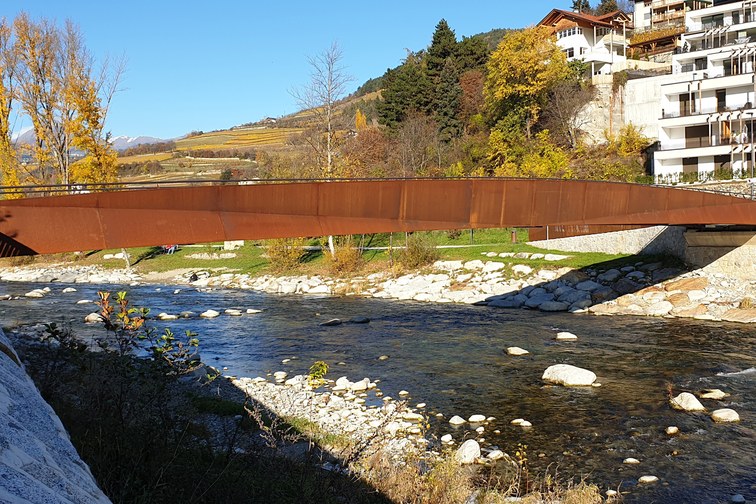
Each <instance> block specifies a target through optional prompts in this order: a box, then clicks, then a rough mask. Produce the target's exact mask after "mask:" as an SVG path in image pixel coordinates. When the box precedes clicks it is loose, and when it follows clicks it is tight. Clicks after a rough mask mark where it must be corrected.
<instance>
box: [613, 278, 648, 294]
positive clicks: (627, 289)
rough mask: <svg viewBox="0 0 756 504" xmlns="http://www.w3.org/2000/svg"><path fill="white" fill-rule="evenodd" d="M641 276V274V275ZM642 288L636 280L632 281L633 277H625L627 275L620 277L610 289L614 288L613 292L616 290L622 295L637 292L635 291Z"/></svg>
mask: <svg viewBox="0 0 756 504" xmlns="http://www.w3.org/2000/svg"><path fill="white" fill-rule="evenodd" d="M641 276H643V275H641ZM642 288H643V287H642V286H641V285H640V284H639V283H637V282H635V281H633V279H631V278H627V277H625V278H620V279H619V280H617V282H616V283H615V284H614V285H613V286H612V289H613V290H614V292H616V293H617V294H619V295H620V296H624V295H625V294H630V293H632V292H637V291H639V290H640V289H642Z"/></svg>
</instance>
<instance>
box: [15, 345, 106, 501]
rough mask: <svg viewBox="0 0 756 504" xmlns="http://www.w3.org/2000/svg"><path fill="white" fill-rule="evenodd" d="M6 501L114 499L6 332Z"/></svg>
mask: <svg viewBox="0 0 756 504" xmlns="http://www.w3.org/2000/svg"><path fill="white" fill-rule="evenodd" d="M0 384H2V385H0V446H2V449H0V450H1V451H2V456H0V474H2V476H0V502H18V503H29V502H49V503H72V502H86V503H92V504H106V503H110V500H109V499H108V498H107V497H106V496H105V494H103V493H102V491H101V490H100V489H99V488H98V487H97V483H96V482H95V480H94V478H93V477H92V473H91V472H90V471H89V467H87V465H86V464H85V463H84V462H83V461H82V460H81V458H80V457H79V454H78V453H77V452H76V449H75V448H74V447H73V445H72V444H71V441H70V440H69V436H68V433H67V432H66V431H65V429H64V428H63V424H62V423H61V422H60V419H58V417H57V416H56V415H55V412H54V411H53V409H52V408H51V407H50V406H49V405H48V404H47V403H45V401H44V399H42V396H41V395H40V394H39V391H38V390H37V387H35V385H34V382H33V381H32V380H31V378H29V376H28V375H27V374H26V372H25V371H24V368H23V367H22V366H21V364H20V359H19V358H18V354H16V351H15V350H14V349H13V347H12V346H11V344H10V341H8V339H7V338H6V336H5V334H4V333H3V332H2V330H0Z"/></svg>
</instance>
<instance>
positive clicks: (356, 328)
mask: <svg viewBox="0 0 756 504" xmlns="http://www.w3.org/2000/svg"><path fill="white" fill-rule="evenodd" d="M38 287H44V285H39V284H22V283H4V284H0V295H2V294H11V295H14V296H22V295H23V294H24V293H25V292H28V291H30V290H31V289H33V288H38ZM50 287H51V288H52V292H51V293H50V294H49V295H47V296H46V297H45V298H43V299H26V298H20V299H11V300H8V301H3V302H0V321H2V324H3V325H4V326H6V327H9V326H13V325H17V324H20V323H36V322H44V321H59V322H61V321H70V323H71V325H72V328H73V329H74V330H75V331H76V332H77V333H79V334H86V333H87V332H88V331H94V328H92V327H88V328H86V327H85V326H84V324H83V323H82V320H83V318H84V316H85V315H86V314H88V313H90V312H92V311H96V306H95V305H92V304H88V305H80V304H75V303H76V301H77V300H80V299H90V300H94V299H96V298H97V295H96V292H97V291H98V290H99V289H102V288H104V287H101V286H96V285H75V287H76V288H77V289H78V292H76V293H69V294H63V293H62V292H61V291H62V289H63V288H64V287H68V285H65V284H51V285H50ZM105 288H107V289H109V290H112V291H115V290H119V288H118V287H115V286H108V287H105ZM121 289H126V290H128V291H129V292H130V298H131V300H132V303H133V304H135V305H137V306H147V307H150V308H151V309H152V314H157V313H160V312H163V311H164V312H168V313H173V314H178V313H179V312H181V311H184V310H191V311H193V312H195V313H200V312H202V311H204V310H206V309H215V310H218V311H220V312H223V310H224V309H226V308H242V309H245V308H256V309H261V310H263V311H262V312H261V313H258V314H254V315H247V314H245V315H243V316H242V317H230V316H224V315H221V316H220V317H219V318H216V319H212V320H205V319H199V318H192V319H179V320H176V321H170V322H160V321H157V320H155V321H152V322H151V324H152V325H153V326H154V327H156V328H158V330H162V327H164V326H170V327H171V328H172V329H173V330H174V332H176V331H183V330H184V329H192V330H193V331H196V332H197V333H198V334H199V338H200V348H201V353H202V359H203V361H205V362H207V363H209V364H211V365H214V366H215V367H219V368H223V367H225V368H227V370H226V371H225V373H226V374H233V375H236V376H250V377H254V376H258V375H261V376H265V375H266V373H270V372H274V371H278V370H284V371H287V372H288V373H289V375H294V374H301V373H306V371H307V368H308V367H309V366H310V365H311V364H312V362H314V361H315V360H324V361H326V362H327V363H329V364H330V365H331V371H330V372H329V377H330V378H333V379H335V378H338V377H339V376H344V375H346V376H348V377H349V378H350V379H351V380H358V379H361V378H363V377H365V376H367V377H370V378H371V379H373V380H375V379H379V380H380V384H379V386H380V389H381V390H382V391H383V392H384V393H385V394H386V395H390V396H392V397H394V398H397V397H398V395H397V394H398V392H399V391H400V390H407V391H409V392H410V393H411V395H410V396H409V398H408V402H409V403H410V405H412V406H414V405H415V404H417V403H420V402H423V403H426V404H427V406H426V410H427V411H429V412H433V413H434V414H435V413H436V412H442V413H443V414H444V419H435V417H433V416H432V417H433V418H434V420H433V421H432V423H433V427H432V429H431V432H430V433H429V435H431V436H433V435H435V436H438V437H440V436H441V435H442V434H446V433H449V432H450V433H452V434H453V436H454V438H455V441H456V442H457V443H459V442H460V441H461V440H462V439H464V438H465V437H468V438H471V437H481V436H476V435H475V432H474V431H472V430H471V429H470V428H469V427H464V426H463V427H461V428H458V429H454V428H452V427H451V426H450V425H449V424H448V423H447V421H448V419H449V418H450V417H451V416H452V415H460V416H462V417H464V418H467V417H469V416H470V415H472V414H478V413H479V414H483V415H486V416H493V417H496V419H497V420H496V421H495V422H493V423H492V424H491V425H489V426H486V432H484V433H483V434H482V437H484V438H485V440H486V442H485V443H484V444H492V445H498V446H499V447H500V448H501V449H502V450H504V451H506V452H509V453H513V452H514V451H515V450H516V449H517V445H518V443H522V444H524V445H527V454H528V460H529V462H528V463H529V466H530V470H531V471H532V472H543V471H544V470H546V468H547V467H550V469H551V470H554V469H556V470H557V471H558V473H559V474H561V475H563V476H565V475H569V476H577V477H580V476H581V475H584V476H586V477H587V479H588V480H589V481H591V482H594V483H597V484H599V486H601V487H602V488H603V489H604V490H606V489H610V488H614V489H617V488H618V487H619V488H621V489H622V490H623V491H629V494H628V495H627V496H626V497H625V502H704V503H705V502H727V501H729V500H730V497H731V496H732V495H734V494H742V495H743V496H745V498H746V499H747V502H754V501H756V429H755V428H754V421H755V420H756V330H754V328H753V327H751V326H748V325H738V324H728V323H712V322H700V321H688V320H679V319H677V320H676V319H660V318H631V317H596V316H592V315H569V314H547V313H542V312H534V311H526V310H501V309H491V308H483V307H472V306H457V305H448V304H444V305H433V304H427V303H404V302H396V301H380V300H372V299H362V298H315V297H301V296H297V297H282V296H271V295H264V294H259V293H254V292H249V291H231V290H214V291H209V292H199V291H197V290H194V289H188V288H183V289H182V290H181V291H180V292H178V293H174V290H175V289H176V287H172V286H162V287H161V286H154V285H153V286H137V287H122V288H121ZM358 316H363V317H369V318H370V323H369V324H365V325H358V324H343V325H340V326H335V327H321V326H319V323H321V322H323V321H325V320H328V319H330V318H334V317H337V318H340V319H342V320H346V319H349V318H350V317H358ZM557 331H570V332H572V333H574V334H576V335H577V336H578V340H577V341H575V342H556V341H555V340H554V336H555V334H556V332H557ZM509 346H519V347H522V348H525V349H527V350H529V351H530V352H531V353H530V355H526V356H523V357H512V356H508V355H506V353H505V352H504V351H503V350H504V349H505V348H506V347H509ZM381 355H387V356H389V358H388V359H385V360H379V356H381ZM284 359H293V360H291V361H290V362H287V363H286V364H282V360H284ZM557 363H568V364H573V365H576V366H580V367H584V368H587V369H590V370H592V371H594V372H595V373H596V374H597V375H598V381H599V382H600V383H601V384H602V386H601V387H599V388H563V387H544V386H543V383H542V382H541V379H540V378H541V374H542V373H543V371H544V370H545V369H546V368H547V367H548V366H550V365H552V364H557ZM708 388H719V389H722V390H723V391H725V392H727V393H729V394H730V396H729V397H727V398H726V399H724V400H722V401H714V400H702V402H703V403H704V405H705V406H706V408H707V410H709V411H711V410H714V409H718V408H724V407H729V408H733V409H735V410H736V411H737V412H738V413H739V414H740V417H741V419H742V420H741V422H740V423H736V424H715V423H714V422H712V420H711V419H710V417H709V416H708V414H705V413H683V412H679V411H674V410H672V409H671V408H670V407H669V405H668V397H669V393H670V391H671V392H672V393H674V395H677V394H678V393H680V392H683V391H688V392H694V393H696V392H698V391H700V390H702V389H708ZM369 400H371V401H373V402H377V401H380V399H378V398H375V397H372V398H371V399H369ZM515 418H524V419H527V420H528V421H530V422H532V424H533V427H532V428H530V429H523V428H521V427H517V426H513V425H510V424H509V422H510V420H512V419H515ZM667 426H677V427H679V429H680V434H678V435H677V436H669V435H667V434H666V433H665V428H666V427H667ZM495 429H498V430H500V431H501V434H499V435H497V434H494V433H493V430H495ZM628 457H632V458H636V459H638V460H639V461H640V464H637V465H628V464H623V460H624V459H626V458H628ZM642 475H655V476H658V477H659V478H660V482H658V483H655V484H652V485H639V484H637V480H638V478H639V477H640V476H642Z"/></svg>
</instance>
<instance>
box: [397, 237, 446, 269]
mask: <svg viewBox="0 0 756 504" xmlns="http://www.w3.org/2000/svg"><path fill="white" fill-rule="evenodd" d="M438 258H439V253H438V249H436V244H435V242H434V241H433V239H432V237H431V236H430V235H429V234H424V233H413V234H411V235H408V236H407V245H406V247H405V248H404V249H402V250H400V251H399V254H398V258H397V259H398V261H399V263H400V264H401V265H402V266H404V267H405V268H409V269H414V268H419V267H422V266H427V265H429V264H432V263H433V262H434V261H436V260H437V259H438Z"/></svg>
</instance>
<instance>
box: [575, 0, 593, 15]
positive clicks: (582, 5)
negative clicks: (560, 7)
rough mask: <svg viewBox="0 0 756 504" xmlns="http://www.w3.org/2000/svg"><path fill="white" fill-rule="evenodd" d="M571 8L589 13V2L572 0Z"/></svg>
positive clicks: (586, 0)
mask: <svg viewBox="0 0 756 504" xmlns="http://www.w3.org/2000/svg"><path fill="white" fill-rule="evenodd" d="M572 10H574V11H575V12H582V13H584V14H590V13H591V4H590V3H588V0H572Z"/></svg>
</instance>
